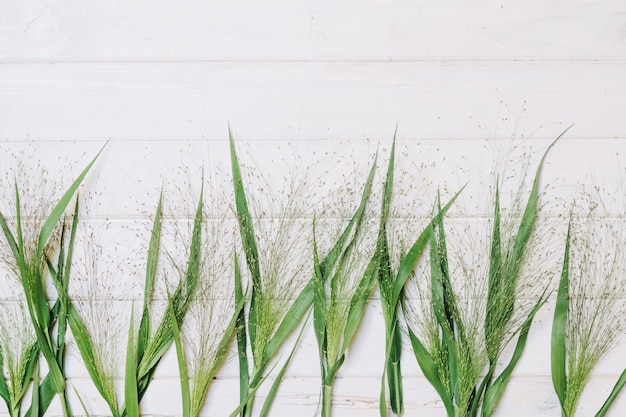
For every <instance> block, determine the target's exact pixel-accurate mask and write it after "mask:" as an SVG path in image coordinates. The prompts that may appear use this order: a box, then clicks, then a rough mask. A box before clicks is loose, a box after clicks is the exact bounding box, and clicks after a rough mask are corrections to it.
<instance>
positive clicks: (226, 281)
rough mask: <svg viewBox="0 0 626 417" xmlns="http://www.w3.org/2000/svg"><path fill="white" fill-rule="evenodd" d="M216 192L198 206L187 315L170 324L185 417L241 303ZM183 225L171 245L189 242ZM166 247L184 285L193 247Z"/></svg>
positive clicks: (229, 233)
mask: <svg viewBox="0 0 626 417" xmlns="http://www.w3.org/2000/svg"><path fill="white" fill-rule="evenodd" d="M220 191H221V190H219V189H218V188H216V187H212V188H211V192H210V195H211V204H210V206H208V205H207V203H206V202H203V204H205V208H204V209H203V212H204V213H205V214H204V216H203V218H202V224H201V229H202V240H201V242H199V243H200V244H201V248H200V250H199V251H198V254H199V276H198V283H197V289H196V291H195V293H194V295H193V297H192V299H191V301H190V304H189V311H188V313H187V315H186V316H185V320H184V322H183V323H182V325H181V326H178V325H177V323H176V321H172V325H173V328H174V341H175V344H176V351H177V356H178V365H179V370H180V379H181V388H182V395H183V416H185V417H189V416H190V417H197V416H198V415H199V414H200V412H201V410H202V407H203V404H204V400H205V397H206V394H207V392H208V389H209V385H210V383H211V381H212V379H213V377H214V375H215V374H216V373H217V371H218V369H219V367H220V366H221V364H222V363H223V362H224V360H225V359H226V358H227V356H228V347H229V346H230V342H231V340H232V338H233V336H234V334H235V330H236V328H235V325H236V319H237V316H238V315H239V312H240V310H241V308H242V307H243V300H240V302H239V303H236V302H235V271H234V262H235V260H234V250H235V238H236V223H235V221H234V219H232V218H226V217H224V215H223V213H220V212H219V211H220V208H221V207H224V206H227V205H228V204H229V203H230V202H229V201H228V200H227V199H226V195H225V193H224V192H220ZM180 200H181V201H182V200H185V198H184V197H183V198H181V199H180ZM191 220H193V219H191ZM185 224H186V225H188V226H189V227H187V228H184V227H180V225H179V226H178V227H176V228H175V230H173V235H174V241H176V242H188V241H190V237H191V236H192V234H193V230H192V226H193V221H191V222H185ZM166 249H167V251H168V253H167V257H168V260H169V262H170V263H171V265H172V268H173V273H174V274H175V275H178V277H179V279H178V281H184V277H185V274H186V271H187V269H188V260H189V259H190V254H191V253H192V252H194V251H196V250H197V249H196V248H191V247H189V246H187V245H180V244H178V245H166ZM171 307H172V305H171V303H170V307H169V308H170V309H171ZM190 385H191V387H190Z"/></svg>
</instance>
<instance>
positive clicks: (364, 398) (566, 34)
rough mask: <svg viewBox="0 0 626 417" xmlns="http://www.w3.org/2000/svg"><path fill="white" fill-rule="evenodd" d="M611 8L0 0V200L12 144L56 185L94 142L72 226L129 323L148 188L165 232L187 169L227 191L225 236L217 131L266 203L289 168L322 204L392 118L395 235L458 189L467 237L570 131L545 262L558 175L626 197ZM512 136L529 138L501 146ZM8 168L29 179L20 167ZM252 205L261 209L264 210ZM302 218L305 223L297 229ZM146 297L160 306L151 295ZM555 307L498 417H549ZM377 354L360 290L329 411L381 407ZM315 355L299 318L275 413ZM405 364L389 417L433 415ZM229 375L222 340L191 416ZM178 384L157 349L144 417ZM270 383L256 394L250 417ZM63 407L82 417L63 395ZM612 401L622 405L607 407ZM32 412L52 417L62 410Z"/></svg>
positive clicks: (357, 173)
mask: <svg viewBox="0 0 626 417" xmlns="http://www.w3.org/2000/svg"><path fill="white" fill-rule="evenodd" d="M625 12H626V10H625V6H624V4H623V2H621V1H618V0H609V1H603V2H597V1H593V0H574V1H568V2H563V1H552V2H545V1H538V0H537V1H536V0H532V1H523V0H514V1H511V2H508V3H506V4H505V3H493V4H491V3H488V2H486V3H484V4H481V3H478V2H476V1H471V0H453V1H452V2H445V3H442V2H441V1H436V0H428V1H426V2H415V1H413V0H390V1H387V2H384V3H383V2H377V1H375V0H364V1H361V2H354V1H348V0H343V1H327V0H301V1H295V2H294V1H287V0H278V1H273V2H271V3H270V2H259V1H253V0H237V1H232V0H231V1H229V0H214V1H209V2H207V1H199V0H186V1H183V2H176V3H174V2H167V1H163V0H156V1H145V0H144V1H139V0H138V1H132V2H129V1H114V0H97V1H95V0H85V1H70V0H58V1H55V2H47V1H43V0H23V1H20V2H15V1H10V0H0V182H1V186H0V199H1V200H0V209H2V210H7V201H10V199H11V198H12V197H11V196H12V178H13V173H14V172H15V169H14V165H13V163H12V160H13V158H12V154H16V153H19V152H20V151H21V150H26V152H27V153H28V152H32V153H33V154H34V157H35V160H37V159H40V160H42V161H43V165H44V166H45V167H46V168H47V169H48V171H49V172H51V173H54V176H55V177H56V178H57V179H58V180H59V181H60V182H62V183H64V184H67V183H69V181H71V179H72V178H74V177H75V176H76V175H77V173H78V172H80V170H81V169H82V167H83V166H84V165H85V164H86V163H87V162H88V161H89V160H90V158H91V156H93V155H95V153H96V152H97V151H98V150H99V149H100V148H101V147H102V146H103V145H104V144H105V142H108V144H107V145H106V147H105V149H104V151H103V154H102V155H101V157H100V159H99V160H98V162H97V165H96V166H95V167H94V171H93V172H92V173H91V174H90V175H89V176H88V178H87V181H86V182H85V184H84V185H83V186H81V190H80V192H81V195H82V196H83V198H84V201H85V207H87V206H89V210H88V211H85V213H84V214H83V216H82V221H83V222H84V224H86V225H90V226H93V227H94V230H101V231H102V232H97V233H98V235H99V237H100V238H101V239H102V242H103V244H104V249H103V250H104V252H105V254H106V255H109V256H111V257H112V258H114V259H116V260H117V263H118V264H115V263H114V264H113V265H114V266H113V268H112V269H113V270H114V273H113V274H112V275H114V276H115V280H114V283H113V284H112V285H111V287H112V288H113V290H114V291H112V292H111V294H109V295H107V298H106V300H103V301H99V303H100V306H101V307H104V308H105V309H106V308H110V311H108V312H110V313H114V312H115V311H120V312H121V314H122V315H121V317H122V318H124V317H126V316H128V314H129V311H130V304H131V303H130V301H131V300H133V299H139V298H140V297H141V286H142V274H143V268H144V265H143V262H144V261H145V260H144V259H143V256H144V255H145V253H144V252H145V251H144V250H143V249H144V248H145V245H146V241H147V236H148V230H149V227H150V216H151V214H152V212H153V211H154V207H155V204H156V201H157V199H158V195H159V192H160V190H161V189H163V190H164V193H165V196H166V206H168V216H170V219H169V220H168V222H173V221H185V219H187V218H188V216H189V213H190V211H191V210H192V209H193V207H194V205H195V198H196V196H197V195H198V192H199V187H200V181H201V180H200V179H201V178H202V175H203V173H204V175H205V179H206V181H205V185H206V187H207V188H205V190H209V189H210V190H211V191H212V192H214V193H217V195H222V194H220V193H223V195H224V199H223V200H221V201H220V204H218V206H217V207H216V208H214V209H213V211H212V215H213V216H214V217H217V218H222V216H226V218H227V219H228V220H227V223H228V224H230V226H231V227H232V228H233V231H234V233H235V234H236V228H235V226H236V225H235V222H234V220H233V219H232V215H233V210H232V201H231V200H230V199H231V198H232V197H231V193H232V185H231V184H230V175H229V172H230V168H229V153H228V142H227V138H228V131H227V129H228V126H229V124H230V126H231V128H232V131H233V133H234V136H235V138H236V145H237V150H238V153H239V156H240V159H241V162H242V166H243V170H244V175H246V176H247V185H248V186H249V187H250V189H251V190H258V189H260V188H261V187H264V188H263V189H264V190H267V189H272V190H273V191H274V193H275V195H277V196H280V195H284V193H285V192H284V186H283V184H284V177H285V175H286V174H289V173H291V171H292V170H293V169H294V167H298V168H303V167H309V166H312V168H311V171H305V170H303V171H305V173H306V175H305V176H306V178H307V179H308V180H309V181H310V182H311V183H313V184H315V187H317V188H315V189H316V190H317V191H318V192H319V193H320V194H321V195H328V194H330V195H333V196H337V195H339V194H338V191H335V190H336V186H337V185H338V184H345V183H349V184H350V186H351V189H352V190H353V191H352V192H353V193H355V191H354V190H358V189H359V187H360V186H361V184H362V181H363V179H364V178H365V175H366V172H367V170H368V168H369V165H370V164H371V163H372V160H373V155H374V154H375V153H376V152H377V151H378V152H379V174H378V176H377V179H376V183H375V187H378V188H375V189H376V190H377V192H378V190H380V186H381V181H382V177H383V172H384V169H385V166H386V165H385V164H386V161H387V156H388V152H389V147H390V143H391V138H392V136H393V133H394V129H395V128H396V125H397V126H398V155H397V157H398V162H397V164H398V167H397V168H398V169H397V178H396V181H397V184H398V189H397V190H396V195H397V196H402V200H401V201H399V202H398V203H397V206H396V208H395V211H394V214H396V215H399V216H407V213H410V216H414V217H417V218H420V220H416V221H415V222H413V223H412V224H411V226H413V227H417V226H419V225H422V226H423V224H425V222H426V220H425V217H427V216H428V213H429V212H430V209H431V207H432V204H433V202H434V199H435V195H436V192H437V190H438V189H441V190H442V196H443V198H444V199H445V198H449V197H450V196H451V195H452V194H453V193H454V192H456V191H457V190H458V189H460V187H461V186H463V184H465V183H468V185H467V188H466V189H465V191H464V193H463V195H462V196H461V197H460V199H459V202H458V205H457V207H455V208H453V209H452V210H451V212H450V219H449V221H448V223H447V224H448V225H449V226H450V227H451V228H459V227H461V226H464V225H466V224H471V225H473V226H478V227H484V224H485V223H484V222H485V216H486V215H488V211H487V210H488V209H487V208H486V207H484V204H483V205H482V206H481V205H480V204H477V203H476V201H479V202H483V201H487V200H486V199H488V198H489V185H490V184H491V182H490V179H491V178H492V177H491V176H490V174H491V173H492V172H493V171H494V170H496V171H498V172H504V173H506V174H508V175H511V173H514V175H517V173H518V172H519V164H518V163H519V160H520V157H522V156H523V155H524V154H525V152H531V149H530V148H531V147H532V152H533V158H532V161H533V163H534V164H536V163H537V161H538V158H539V157H540V156H541V153H542V151H543V150H544V149H545V148H546V147H547V146H548V144H549V143H550V142H551V141H552V140H553V139H554V138H555V137H556V136H557V135H559V134H560V133H561V132H562V131H563V130H564V129H565V128H566V127H567V126H569V125H570V124H571V123H575V125H574V126H573V127H572V129H571V130H570V131H569V132H567V134H566V135H565V137H564V138H563V139H562V140H561V141H560V142H559V143H558V144H557V145H556V147H555V148H554V149H553V150H552V151H551V153H550V154H549V156H548V159H547V161H546V166H545V171H544V176H543V179H542V184H543V186H544V187H545V189H546V190H549V198H553V199H555V200H556V201H555V202H553V203H551V205H549V207H548V208H549V210H547V211H546V212H545V214H544V215H545V216H546V218H547V220H546V222H548V224H550V225H551V227H554V228H555V232H554V233H555V239H554V242H552V241H551V242H550V243H549V250H553V251H554V253H553V254H552V257H553V258H554V264H555V265H556V266H555V267H556V268H557V269H558V267H559V262H560V256H561V252H562V247H561V246H562V240H560V239H559V233H560V232H564V226H565V220H564V217H563V216H565V214H564V213H566V210H565V209H564V207H569V204H570V203H569V201H570V199H571V197H572V194H573V192H574V189H575V185H576V184H578V183H581V182H582V183H587V184H588V183H594V184H598V185H600V186H601V187H604V188H606V189H607V190H609V192H612V193H613V194H617V193H618V192H623V181H622V174H623V172H624V166H626V161H625V160H624V157H625V151H624V146H625V144H626V140H625V139H626V124H625V123H624V117H623V109H624V108H626V94H625V92H626V78H625V77H624V73H625V71H626V61H625V58H626V30H625V28H626V13H625ZM512 136H515V137H517V138H522V137H523V138H526V139H527V140H526V142H525V143H524V145H523V146H522V147H520V148H519V149H517V150H515V151H513V152H512V153H511V154H508V153H507V151H508V149H507V146H508V145H506V144H505V143H508V142H507V141H506V139H508V138H510V137H512ZM296 155H297V156H296ZM509 159H510V160H511V161H513V162H511V163H509V162H508V160H509ZM494 160H495V161H496V162H495V163H494ZM320 161H321V162H320ZM316 163H319V165H315V164H316ZM531 166H532V168H530V170H531V172H532V170H534V166H535V165H531ZM23 172H32V173H33V178H34V179H37V178H38V177H37V174H35V172H36V171H31V170H23ZM259 172H263V173H265V174H267V177H268V179H267V181H266V182H267V184H263V182H262V181H261V180H259V178H257V174H258V173H259ZM620 187H621V188H620ZM216 190H217V191H216ZM616 190H617V191H616ZM213 195H216V194H213ZM181 196H182V197H181ZM374 200H375V201H374V207H375V208H374V209H373V211H374V212H375V211H376V210H377V207H378V204H379V201H378V200H377V199H376V198H375V199H374ZM229 201H230V202H229ZM475 206H480V207H479V209H476V207H475ZM316 207H317V206H316ZM610 208H611V210H612V212H619V211H622V210H623V207H621V206H620V205H619V204H616V205H613V206H612V207H610ZM265 209H266V214H267V215H270V216H271V215H272V214H275V207H265ZM564 210H565V211H564ZM316 213H317V212H316ZM311 217H312V215H311V213H310V212H309V213H308V214H305V215H303V216H302V218H301V219H300V222H301V223H300V224H303V225H308V224H310V221H311ZM403 227H404V224H403V225H402V226H399V228H400V229H401V230H402V228H403ZM450 243H451V244H452V242H450ZM121 260H122V261H121ZM76 262H77V263H80V262H81V255H80V254H77V257H76ZM120 263H122V264H123V268H122V267H121V265H120ZM75 273H76V276H75V277H74V278H75V279H76V280H77V281H76V282H75V284H76V285H74V286H72V288H71V291H73V294H74V295H75V296H76V298H77V299H79V298H81V297H82V298H84V296H85V293H84V292H83V291H85V289H84V286H81V285H83V284H84V282H80V267H78V266H77V267H76V268H75ZM554 284H555V282H553V285H554ZM157 286H158V289H157V298H159V299H161V301H162V299H163V294H164V293H163V291H162V288H163V286H164V284H163V282H162V281H160V282H159V283H158V284H157ZM3 291H5V289H4V288H3ZM7 293H8V291H7V292H4V293H3V295H4V296H6V295H7ZM52 293H53V291H52V289H51V294H52ZM103 293H104V292H103ZM553 308H554V299H553V298H552V299H551V300H550V301H549V302H548V304H547V305H546V306H545V308H544V309H543V310H542V311H541V312H540V313H539V314H538V315H537V318H536V321H535V323H534V325H533V327H532V330H531V333H530V337H529V339H528V345H527V349H526V352H525V354H524V356H523V357H522V359H521V361H520V363H519V366H518V368H517V369H516V372H515V374H514V376H513V378H512V381H511V384H510V386H509V387H508V389H507V391H506V394H505V397H504V398H503V400H502V403H501V406H500V408H499V410H498V412H497V414H496V416H498V417H519V416H521V417H530V416H552V417H557V416H559V415H560V412H559V409H558V402H557V399H556V396H555V395H554V393H553V390H552V384H551V380H550V356H549V349H550V331H551V321H552V314H553ZM125 326H126V325H125V324H122V325H121V327H122V328H123V329H126V327H125ZM294 338H295V336H294V337H292V338H291V339H289V340H288V341H287V343H286V344H285V347H284V349H283V351H281V355H280V356H279V357H280V359H284V358H285V357H286V356H287V354H288V352H289V349H290V347H291V346H292V345H293V343H294ZM624 342H626V340H625V339H624V338H622V343H621V344H620V345H619V346H618V347H617V348H616V349H614V350H613V351H611V352H610V353H609V354H608V355H607V357H606V358H605V359H604V360H602V361H601V362H600V364H599V365H598V367H597V369H596V370H595V371H594V374H593V376H592V378H591V380H590V382H589V385H588V388H587V391H586V393H585V394H584V397H583V399H582V400H581V405H580V410H579V415H592V414H593V413H595V411H596V410H597V409H598V407H599V406H600V404H601V403H602V401H603V399H604V398H606V396H607V395H608V393H609V392H610V389H611V387H612V385H613V383H614V381H615V380H616V379H617V376H618V375H619V373H620V372H621V370H622V369H623V368H624V367H625V366H626V362H625V361H624V359H623V356H624V351H625V347H624V346H625V345H624ZM383 357H384V325H383V320H382V315H381V305H380V300H379V298H378V294H377V293H376V292H375V293H374V294H372V297H371V300H370V302H369V305H368V308H367V310H366V314H365V317H364V321H363V322H362V324H361V326H360V328H359V332H358V333H357V335H356V338H355V340H354V343H353V345H352V346H351V347H350V348H349V350H348V355H347V358H346V362H345V364H344V366H343V368H342V369H341V371H340V372H339V376H338V379H337V384H336V389H335V397H334V415H335V416H339V417H341V416H346V417H349V416H377V415H379V414H378V398H379V389H380V377H381V373H382V364H383ZM317 358H318V354H317V345H316V340H315V337H314V334H313V331H312V328H311V323H308V327H307V329H306V331H305V333H304V335H303V338H302V340H301V342H300V345H299V347H298V349H297V352H296V354H295V357H294V361H293V363H292V364H291V366H290V368H289V369H288V371H287V374H286V378H285V381H284V382H283V384H282V387H281V389H280V391H279V395H278V397H277V399H276V402H275V404H274V408H273V409H272V413H271V414H270V415H272V416H290V415H295V416H299V415H307V416H308V415H311V416H312V415H315V414H316V412H319V408H318V403H319V368H318V360H317ZM67 372H68V376H69V383H70V384H71V385H72V386H73V387H75V388H76V389H77V391H78V393H79V394H80V395H81V397H82V399H83V400H84V401H85V403H86V405H87V408H88V410H89V412H90V413H91V415H94V416H97V415H101V416H106V415H110V412H109V411H108V408H107V406H106V404H105V403H104V402H103V401H102V399H101V398H100V396H99V394H98V393H97V391H96V389H95V387H94V386H93V384H92V383H91V382H90V381H89V379H88V373H87V371H86V369H85V368H84V365H83V364H82V360H81V359H80V355H79V353H78V352H77V349H76V346H75V345H73V342H70V346H69V353H68V364H67ZM276 372H277V370H276V369H274V370H273V373H272V375H275V374H276ZM403 373H404V386H405V399H406V410H407V411H406V414H405V415H406V416H407V417H408V416H413V415H415V416H427V417H431V416H432V417H434V416H443V415H444V414H445V410H444V409H443V406H442V404H441V402H440V400H438V397H437V395H436V393H435V391H434V390H433V389H432V388H431V387H430V386H429V384H428V382H427V381H426V380H425V379H424V377H423V376H422V374H421V372H420V370H419V368H418V366H417V364H416V361H415V358H414V356H413V354H412V352H411V350H410V347H409V345H408V343H407V344H406V345H405V350H404V352H403ZM121 376H122V373H121V372H119V375H118V377H119V378H118V380H117V386H118V389H119V390H120V391H121V390H122V389H123V381H122V379H121ZM237 376H238V364H237V361H236V358H235V346H234V345H233V346H231V352H230V359H229V360H228V361H227V363H226V364H225V365H224V366H223V367H222V369H221V370H220V372H219V374H218V376H217V379H216V380H215V381H213V384H212V386H211V390H210V393H209V397H208V399H207V407H206V408H205V410H204V411H203V415H204V416H211V417H213V416H227V415H229V414H230V412H231V411H232V410H233V409H234V408H235V406H236V404H237V402H238V380H237ZM177 378H178V369H177V365H176V360H175V353H174V351H173V350H170V351H169V352H168V353H167V355H166V357H165V358H164V360H163V362H162V363H161V365H160V367H159V369H158V370H157V373H156V375H155V380H154V382H153V384H152V386H151V388H150V390H149V391H148V394H147V396H146V398H145V400H144V401H143V403H142V415H146V416H174V415H180V414H181V411H180V405H181V404H180V395H179V392H180V388H179V384H178V380H177ZM270 378H271V377H270ZM268 388H269V387H268V385H265V386H264V387H263V388H262V389H261V390H260V392H259V399H258V401H257V404H256V408H255V412H256V413H258V412H259V411H260V407H261V404H262V401H263V398H264V396H265V395H266V393H267V389H268ZM120 393H121V392H120ZM70 397H71V403H72V408H73V410H74V412H75V414H76V415H81V414H82V408H81V406H80V403H79V402H78V401H77V397H76V394H75V393H74V392H73V390H70ZM625 410H626V399H625V398H624V397H623V396H622V398H620V399H619V400H618V401H617V403H616V404H615V406H614V408H613V411H612V412H611V413H610V414H609V415H610V416H613V417H616V416H621V415H623V414H624V411H625ZM3 412H4V408H3V406H0V415H6V414H2V413H3ZM48 415H50V416H60V415H62V410H61V407H60V404H59V402H58V401H56V400H55V402H54V403H53V405H52V407H51V409H50V411H49V413H48Z"/></svg>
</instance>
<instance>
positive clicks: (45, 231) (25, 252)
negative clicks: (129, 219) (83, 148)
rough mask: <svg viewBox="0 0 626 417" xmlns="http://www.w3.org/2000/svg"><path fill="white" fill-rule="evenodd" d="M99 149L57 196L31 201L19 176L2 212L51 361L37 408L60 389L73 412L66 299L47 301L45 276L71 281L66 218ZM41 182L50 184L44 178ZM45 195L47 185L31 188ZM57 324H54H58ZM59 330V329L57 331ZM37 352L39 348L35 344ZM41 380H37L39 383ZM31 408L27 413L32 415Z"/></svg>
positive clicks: (38, 334)
mask: <svg viewBox="0 0 626 417" xmlns="http://www.w3.org/2000/svg"><path fill="white" fill-rule="evenodd" d="M101 152H102V150H100V152H98V154H97V155H96V156H95V157H94V158H93V159H92V160H91V162H90V163H89V164H88V165H87V166H86V167H85V168H84V169H83V171H82V172H81V173H80V174H79V175H78V177H77V178H76V179H75V180H74V182H73V183H72V184H71V185H70V186H69V188H67V189H66V190H65V192H64V193H63V194H62V196H61V197H60V198H59V199H58V201H56V202H55V201H54V200H48V201H47V202H46V203H45V204H43V205H39V206H37V205H35V206H29V205H28V204H24V201H29V199H31V198H33V199H34V200H33V201H37V200H36V199H37V198H38V196H37V197H32V196H29V195H24V193H23V192H22V190H21V184H20V183H19V182H18V179H17V176H16V177H15V180H14V184H13V187H12V188H13V193H14V194H13V195H14V207H13V210H12V213H11V214H12V216H9V217H7V216H6V215H5V213H0V227H1V228H2V231H3V235H4V237H5V239H6V244H7V246H8V248H9V255H8V257H7V258H6V259H9V262H10V263H11V264H12V266H13V268H14V270H15V272H16V275H17V276H18V280H19V282H20V283H21V286H22V289H23V291H24V299H25V304H26V308H27V310H28V313H29V316H30V320H31V325H32V328H33V329H34V332H35V335H36V339H37V347H38V350H39V352H41V354H42V355H43V357H44V359H45V360H46V363H47V365H48V375H47V376H46V378H45V379H44V380H43V382H42V383H41V386H40V387H39V388H37V387H35V388H34V389H37V390H41V393H40V394H41V395H39V396H37V397H36V398H37V401H41V404H33V405H32V406H33V407H36V408H37V410H39V411H41V412H43V411H45V410H46V409H47V407H48V406H49V404H50V402H51V401H52V398H53V397H54V395H55V394H60V396H61V404H62V407H63V414H64V415H65V416H69V415H71V410H70V409H69V403H68V401H67V393H66V386H65V375H64V359H65V329H66V314H65V313H66V311H67V304H65V303H63V301H62V300H57V302H55V303H54V304H53V305H51V304H50V303H49V301H48V295H47V291H46V281H47V277H48V272H50V273H51V275H52V278H53V280H54V281H59V282H67V276H66V274H65V272H66V268H65V266H64V264H63V260H64V258H63V254H62V253H63V249H62V245H63V241H64V235H63V233H64V230H65V227H64V225H63V218H64V215H65V212H66V209H67V207H68V205H69V204H70V202H71V200H72V198H73V197H74V194H75V193H76V192H77V190H78V187H79V186H80V184H81V183H82V181H83V180H84V178H85V177H86V176H87V173H88V172H89V171H90V169H91V168H92V166H93V165H94V164H95V162H96V159H97V158H98V156H99V155H100V153H101ZM43 184H46V182H45V181H43ZM27 191H34V192H36V193H40V194H39V195H41V196H46V195H48V194H49V193H50V191H51V190H49V189H37V190H27ZM57 251H58V252H60V253H61V255H59V258H58V263H56V264H55V265H54V266H56V267H57V269H56V270H55V269H54V267H53V260H52V259H51V258H52V257H53V256H54V253H55V252H57ZM55 326H56V328H55ZM55 330H56V334H55ZM31 352H32V354H33V355H35V354H36V351H35V350H31ZM37 386H39V384H37ZM30 413H31V411H28V412H27V414H29V415H30Z"/></svg>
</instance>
